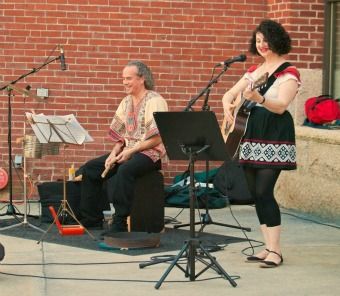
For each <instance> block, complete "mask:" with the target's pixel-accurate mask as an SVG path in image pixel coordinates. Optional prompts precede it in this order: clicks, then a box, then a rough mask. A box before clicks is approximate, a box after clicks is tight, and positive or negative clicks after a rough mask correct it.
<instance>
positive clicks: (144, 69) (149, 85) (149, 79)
mask: <svg viewBox="0 0 340 296" xmlns="http://www.w3.org/2000/svg"><path fill="white" fill-rule="evenodd" d="M126 66H127V67H128V66H136V67H137V75H138V76H139V77H143V78H144V86H145V88H146V89H148V90H153V89H154V86H155V85H154V80H153V76H152V72H151V70H150V68H149V67H148V66H147V65H145V64H144V63H143V62H141V61H130V62H128V63H127V65H126Z"/></svg>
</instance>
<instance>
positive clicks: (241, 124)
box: [221, 72, 268, 158]
mask: <svg viewBox="0 0 340 296" xmlns="http://www.w3.org/2000/svg"><path fill="white" fill-rule="evenodd" d="M267 80H268V73H267V72H266V73H265V74H263V75H262V76H261V77H260V78H259V79H257V80H256V81H255V82H254V83H253V84H252V86H251V90H254V89H257V88H260V87H262V86H264V85H265V84H266V83H267ZM241 101H242V94H241V93H239V94H238V96H237V97H236V99H235V100H234V101H233V102H240V104H239V105H240V107H239V108H238V109H236V108H235V110H234V121H233V123H232V124H228V122H227V120H226V117H224V119H223V123H222V127H221V131H222V136H223V139H224V141H225V142H226V147H227V152H228V154H229V156H230V157H231V158H234V157H235V156H236V152H237V150H238V148H239V145H240V141H241V139H242V136H243V135H244V132H245V131H246V128H247V122H248V118H249V115H250V110H251V109H252V108H253V107H254V106H255V105H256V102H253V101H249V100H243V102H241Z"/></svg>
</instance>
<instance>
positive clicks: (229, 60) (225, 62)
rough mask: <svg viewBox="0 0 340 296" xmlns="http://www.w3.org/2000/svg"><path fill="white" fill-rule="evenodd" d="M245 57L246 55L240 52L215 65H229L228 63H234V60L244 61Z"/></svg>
mask: <svg viewBox="0 0 340 296" xmlns="http://www.w3.org/2000/svg"><path fill="white" fill-rule="evenodd" d="M246 59H247V56H246V55H245V54H240V55H238V56H236V57H233V58H231V59H228V60H225V61H223V62H220V63H217V64H216V65H215V67H218V66H224V67H226V66H229V65H231V64H233V63H236V62H244V61H245V60H246Z"/></svg>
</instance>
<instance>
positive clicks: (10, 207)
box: [0, 56, 61, 230]
mask: <svg viewBox="0 0 340 296" xmlns="http://www.w3.org/2000/svg"><path fill="white" fill-rule="evenodd" d="M60 58H61V56H57V57H55V58H53V59H51V60H48V61H46V62H45V63H43V64H42V65H41V66H39V67H38V68H33V69H32V70H31V71H29V72H28V73H25V74H23V75H21V76H19V77H18V78H17V79H15V80H13V81H11V82H10V83H8V84H6V85H4V86H2V87H0V91H2V90H5V89H6V90H7V93H8V107H7V108H8V123H7V124H8V137H7V142H8V183H9V204H8V205H7V211H6V213H3V214H0V216H6V215H8V216H14V217H15V218H16V216H17V215H20V216H25V214H26V213H25V214H22V213H19V212H17V211H16V209H15V206H14V205H13V175H12V107H11V95H12V90H13V88H12V87H11V86H13V85H14V84H15V83H17V82H18V81H20V80H21V79H24V78H25V77H27V76H29V75H31V74H33V73H37V72H38V71H39V70H40V69H42V68H44V67H45V66H47V65H48V64H50V63H52V62H54V61H56V60H60ZM25 198H26V197H25ZM19 225H21V223H19V224H17V225H12V226H8V227H4V228H1V229H0V230H4V229H8V228H12V227H15V226H19Z"/></svg>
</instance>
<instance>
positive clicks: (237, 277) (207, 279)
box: [0, 271, 241, 283]
mask: <svg viewBox="0 0 340 296" xmlns="http://www.w3.org/2000/svg"><path fill="white" fill-rule="evenodd" d="M0 274H3V275H8V276H16V277H29V278H38V279H46V280H68V281H98V282H128V283H131V282H132V283H157V281H151V280H138V279H131V280H128V279H103V278H97V279H96V278H71V277H67V278H66V277H50V276H40V275H33V274H19V273H9V272H2V271H0ZM221 278H224V277H222V276H220V277H211V278H206V279H195V281H196V282H203V281H209V280H214V279H221ZM231 278H232V279H234V280H237V279H240V278H241V277H240V276H231ZM164 282H166V283H189V281H178V280H177V281H164Z"/></svg>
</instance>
